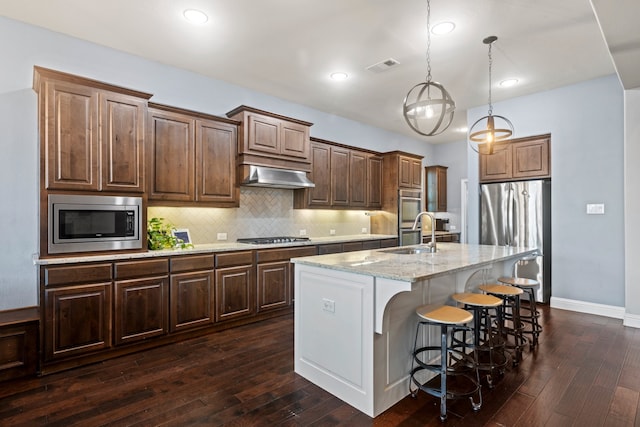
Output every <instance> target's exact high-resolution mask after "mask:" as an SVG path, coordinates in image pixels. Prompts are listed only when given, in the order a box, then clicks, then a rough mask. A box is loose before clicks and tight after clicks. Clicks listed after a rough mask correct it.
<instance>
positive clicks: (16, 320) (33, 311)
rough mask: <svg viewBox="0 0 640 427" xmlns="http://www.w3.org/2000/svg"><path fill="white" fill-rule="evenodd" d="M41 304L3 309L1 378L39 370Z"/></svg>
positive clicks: (0, 324)
mask: <svg viewBox="0 0 640 427" xmlns="http://www.w3.org/2000/svg"><path fill="white" fill-rule="evenodd" d="M39 322H40V316H39V313H38V307H24V308H18V309H12V310H4V311H0V381H5V380H9V379H13V378H19V377H24V376H28V375H29V376H31V375H35V374H36V372H37V370H38V336H39V333H40V328H39Z"/></svg>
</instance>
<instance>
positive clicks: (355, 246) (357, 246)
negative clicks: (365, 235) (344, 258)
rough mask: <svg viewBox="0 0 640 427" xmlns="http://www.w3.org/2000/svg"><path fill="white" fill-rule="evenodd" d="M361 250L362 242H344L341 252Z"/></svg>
mask: <svg viewBox="0 0 640 427" xmlns="http://www.w3.org/2000/svg"><path fill="white" fill-rule="evenodd" d="M361 250H362V242H346V243H343V244H342V252H354V251H361Z"/></svg>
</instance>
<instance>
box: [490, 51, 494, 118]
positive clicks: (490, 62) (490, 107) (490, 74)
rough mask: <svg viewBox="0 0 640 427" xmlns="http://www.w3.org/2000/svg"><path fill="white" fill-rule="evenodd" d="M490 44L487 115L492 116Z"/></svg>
mask: <svg viewBox="0 0 640 427" xmlns="http://www.w3.org/2000/svg"><path fill="white" fill-rule="evenodd" d="M492 45H493V42H492V43H489V115H492V114H493V104H492V103H491V66H492V65H493V58H492V57H491V46H492Z"/></svg>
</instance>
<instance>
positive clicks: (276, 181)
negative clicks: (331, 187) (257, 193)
mask: <svg viewBox="0 0 640 427" xmlns="http://www.w3.org/2000/svg"><path fill="white" fill-rule="evenodd" d="M248 171H249V172H248V175H247V176H245V177H244V179H243V180H242V182H241V183H240V185H244V186H249V187H269V188H289V189H296V188H313V187H315V186H316V185H315V184H314V183H313V182H311V181H309V179H308V178H307V174H306V173H305V172H302V171H294V170H288V169H276V168H269V167H265V166H255V165H250V166H249V168H248Z"/></svg>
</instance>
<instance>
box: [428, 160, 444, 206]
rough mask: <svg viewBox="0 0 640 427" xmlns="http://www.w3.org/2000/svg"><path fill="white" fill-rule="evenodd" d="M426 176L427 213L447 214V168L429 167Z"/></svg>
mask: <svg viewBox="0 0 640 427" xmlns="http://www.w3.org/2000/svg"><path fill="white" fill-rule="evenodd" d="M425 176H426V186H425V187H426V190H427V191H426V193H427V194H426V196H427V211H429V212H446V211H447V167H446V166H427V167H426V168H425Z"/></svg>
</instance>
